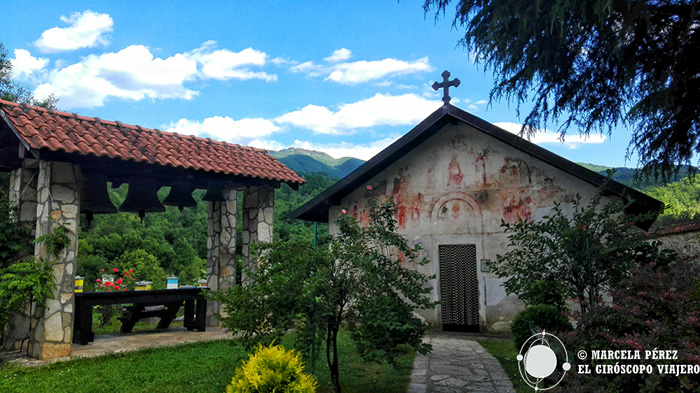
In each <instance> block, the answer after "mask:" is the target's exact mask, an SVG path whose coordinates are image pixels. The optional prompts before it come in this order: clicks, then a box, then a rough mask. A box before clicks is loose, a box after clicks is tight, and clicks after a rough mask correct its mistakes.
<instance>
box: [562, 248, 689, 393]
mask: <svg viewBox="0 0 700 393" xmlns="http://www.w3.org/2000/svg"><path fill="white" fill-rule="evenodd" d="M632 274H633V276H632V277H630V278H628V279H625V280H623V281H621V282H620V283H619V284H618V285H617V286H616V290H615V291H613V293H612V296H613V304H612V305H610V306H606V307H602V308H601V309H600V310H596V311H595V312H592V313H590V315H586V316H585V317H584V318H582V319H581V321H580V322H579V323H578V326H577V328H576V331H575V332H574V333H573V334H570V335H568V336H562V337H561V338H562V339H564V344H565V345H566V346H567V348H575V349H576V350H580V349H583V350H585V351H587V352H588V353H591V351H592V350H623V351H640V353H641V354H642V355H641V360H628V361H622V360H615V359H612V360H607V361H606V360H600V359H597V360H592V359H591V357H590V356H589V357H588V359H586V360H585V361H580V360H578V359H576V361H577V363H579V364H587V365H589V367H590V368H591V369H594V368H595V366H597V365H604V364H609V365H614V364H615V362H619V363H620V364H632V365H634V364H641V365H645V366H646V365H651V366H653V368H654V371H653V372H652V373H651V374H646V373H642V374H615V375H610V374H607V375H596V374H593V375H580V376H579V375H577V374H576V373H571V378H570V377H569V375H567V377H566V378H565V379H564V381H563V382H564V383H565V385H562V387H563V388H565V389H566V391H567V392H576V393H578V392H581V393H583V392H591V391H594V388H595V389H598V390H600V391H614V392H620V393H627V392H630V393H631V392H635V393H637V392H641V393H651V392H654V393H655V392H698V391H700V374H681V375H675V374H661V373H659V372H658V370H657V366H658V365H700V345H698V343H700V264H698V262H697V260H695V261H690V260H681V261H677V262H672V263H670V264H667V262H666V261H664V260H663V259H661V260H659V261H658V262H653V263H649V264H646V265H645V266H643V267H641V268H639V269H634V270H632ZM654 349H659V350H677V351H678V352H677V358H676V359H664V360H653V359H645V355H644V351H645V350H654ZM574 367H578V366H577V365H573V367H572V368H574ZM598 390H595V391H598Z"/></svg>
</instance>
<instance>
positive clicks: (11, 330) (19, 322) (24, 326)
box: [3, 167, 38, 350]
mask: <svg viewBox="0 0 700 393" xmlns="http://www.w3.org/2000/svg"><path fill="white" fill-rule="evenodd" d="M37 172H38V171H37V170H36V169H29V168H25V167H23V168H19V169H16V170H14V171H12V173H11V174H10V192H9V194H8V196H9V200H10V204H11V205H14V206H16V207H17V213H18V215H17V219H18V224H19V225H24V226H27V227H29V228H31V233H32V236H34V234H35V232H36V178H37ZM33 248H34V246H33V245H32V244H31V242H29V241H28V242H27V243H26V244H23V247H22V251H20V254H19V255H18V257H19V258H22V257H28V256H31V255H34V252H33ZM30 310H31V305H30V304H29V302H27V305H26V307H25V310H24V312H22V313H20V314H14V315H12V317H11V319H10V325H9V327H8V328H7V329H6V331H5V334H4V338H3V348H4V349H6V350H18V349H19V347H20V344H21V343H22V340H24V339H25V338H27V337H29V331H30V329H29V321H30V319H29V314H30ZM27 345H29V343H27Z"/></svg>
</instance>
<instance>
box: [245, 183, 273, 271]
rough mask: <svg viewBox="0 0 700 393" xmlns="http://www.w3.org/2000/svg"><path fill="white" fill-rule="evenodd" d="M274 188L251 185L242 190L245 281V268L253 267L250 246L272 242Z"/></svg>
mask: <svg viewBox="0 0 700 393" xmlns="http://www.w3.org/2000/svg"><path fill="white" fill-rule="evenodd" d="M274 205H275V190H274V189H273V188H272V187H265V186H252V187H247V188H246V189H245V191H243V243H242V250H241V252H242V254H243V255H242V261H243V281H244V282H245V281H246V276H245V271H246V269H248V270H252V269H255V266H253V265H252V263H253V258H254V255H251V250H250V246H251V244H254V243H257V242H264V243H269V242H272V234H273V232H272V229H273V224H274V223H273V220H274Z"/></svg>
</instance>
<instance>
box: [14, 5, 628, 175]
mask: <svg viewBox="0 0 700 393" xmlns="http://www.w3.org/2000/svg"><path fill="white" fill-rule="evenodd" d="M31 4H32V5H31V7H28V6H27V5H26V4H23V3H21V2H9V3H7V4H4V5H3V13H2V14H0V25H1V26H3V29H2V33H0V42H2V43H3V44H4V45H5V48H6V49H7V51H8V56H9V57H10V58H11V59H12V60H13V66H14V70H13V71H14V77H15V79H16V80H17V81H19V82H21V83H23V84H25V85H26V86H28V87H30V88H31V89H32V90H33V91H34V94H35V95H36V96H37V97H39V98H42V97H43V96H45V95H46V94H49V93H53V94H54V95H55V96H56V97H58V98H59V102H58V107H59V109H61V110H65V111H68V112H77V113H80V114H82V115H86V116H97V117H100V118H102V119H106V120H119V121H122V122H124V123H128V124H138V125H141V126H144V127H149V128H159V129H162V130H168V131H175V132H180V133H183V134H187V135H199V136H204V137H211V138H213V139H218V140H226V141H229V142H233V143H240V144H243V145H252V146H256V147H262V148H266V149H271V150H278V149H281V148H285V147H290V146H296V147H303V148H308V149H314V150H321V151H325V152H327V153H329V154H330V155H332V156H334V157H336V158H338V157H342V156H352V157H358V158H361V159H369V158H371V157H372V156H373V155H374V154H376V153H377V152H379V151H380V150H381V149H383V148H384V147H386V146H388V145H389V144H390V143H391V142H393V141H394V140H396V139H397V138H399V137H400V136H401V135H403V134H405V133H406V132H408V131H409V130H410V129H411V128H412V127H413V126H415V125H416V124H418V123H419V122H420V121H421V120H422V119H423V118H425V117H426V116H427V115H428V114H430V113H431V112H433V111H434V110H435V109H437V108H438V107H439V106H440V105H441V104H442V102H441V101H440V97H441V93H438V92H434V91H433V90H432V89H431V88H430V85H432V83H433V82H434V81H435V80H438V79H440V74H441V73H442V71H443V70H445V69H448V70H450V72H451V73H452V75H453V77H458V78H459V79H460V80H461V82H462V84H461V86H460V87H458V88H456V89H455V88H452V89H450V93H451V94H450V95H451V96H452V97H453V101H452V103H453V104H454V105H456V106H459V107H460V108H462V109H464V110H466V111H468V112H471V113H472V114H474V115H476V116H479V117H481V118H483V119H485V120H487V121H489V122H492V123H496V124H498V125H500V126H502V127H504V128H506V129H508V130H512V131H514V132H517V131H518V130H519V124H520V123H521V122H522V120H523V118H524V116H525V115H526V114H527V110H528V109H529V108H528V107H527V106H526V105H525V106H523V107H522V108H521V113H522V115H523V117H522V118H519V117H518V116H517V114H516V111H515V105H514V103H510V104H509V103H508V102H507V101H505V100H503V101H501V102H493V103H492V104H491V105H490V106H489V105H488V99H489V95H488V94H489V91H490V89H491V87H492V85H493V79H492V77H491V73H490V71H487V72H484V69H483V66H477V65H475V64H473V63H472V61H471V59H470V56H469V54H468V53H467V52H466V51H465V50H464V49H463V48H461V47H459V46H457V42H458V40H459V39H460V38H461V37H462V33H461V30H460V29H453V28H452V17H451V15H449V14H447V15H446V16H445V17H444V18H441V19H440V20H439V21H438V22H437V23H436V22H435V19H434V14H432V13H431V14H428V15H425V14H424V13H423V9H422V1H421V0H402V1H401V2H397V1H395V0H373V1H361V0H358V1H352V2H337V1H336V2H330V1H326V2H321V1H314V2H290V1H255V2H253V1H248V2H243V1H238V2H218V1H208V2H194V1H169V2H166V1H149V2H137V1H119V2H117V1H91V2H82V1H70V2H63V1H51V2H44V1H33V2H32V3H31ZM629 135H630V132H629V131H628V130H624V129H618V130H617V131H616V132H614V133H613V135H612V137H608V136H600V135H595V136H591V137H590V138H588V139H583V138H580V137H579V136H578V134H577V131H576V130H570V131H569V135H568V136H567V137H566V139H565V143H561V142H559V141H558V140H557V135H556V134H555V133H553V132H549V131H542V132H540V133H539V134H538V135H537V136H536V137H535V139H534V140H533V141H534V142H535V143H538V144H540V145H541V146H543V147H545V148H547V149H550V150H552V151H554V152H555V153H557V154H560V155H563V156H564V157H566V158H568V159H570V160H573V161H579V162H581V161H582V162H592V163H596V164H602V165H609V166H633V165H634V164H635V163H636V160H634V161H632V162H630V161H629V160H627V161H625V152H626V148H627V144H628V143H629Z"/></svg>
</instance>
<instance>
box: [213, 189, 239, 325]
mask: <svg viewBox="0 0 700 393" xmlns="http://www.w3.org/2000/svg"><path fill="white" fill-rule="evenodd" d="M222 194H223V197H224V199H226V200H225V201H224V202H209V222H208V225H207V285H208V286H209V288H210V289H211V290H213V291H221V290H224V289H227V288H230V287H232V286H234V285H236V224H237V206H236V190H234V189H228V188H225V189H223V190H222ZM216 313H223V309H222V308H221V307H220V304H219V303H217V302H211V301H210V302H207V325H208V326H219V321H218V320H217V319H216V317H215V316H214V315H215V314H216Z"/></svg>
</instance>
